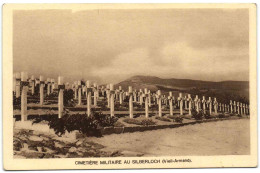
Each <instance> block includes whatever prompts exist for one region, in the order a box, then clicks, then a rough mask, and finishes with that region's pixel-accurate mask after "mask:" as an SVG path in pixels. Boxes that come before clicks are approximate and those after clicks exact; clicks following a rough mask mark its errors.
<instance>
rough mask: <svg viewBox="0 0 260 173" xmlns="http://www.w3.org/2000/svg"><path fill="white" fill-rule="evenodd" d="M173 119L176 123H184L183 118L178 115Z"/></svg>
mask: <svg viewBox="0 0 260 173" xmlns="http://www.w3.org/2000/svg"><path fill="white" fill-rule="evenodd" d="M173 121H174V122H176V123H182V121H183V118H182V117H179V116H178V117H176V118H174V120H173Z"/></svg>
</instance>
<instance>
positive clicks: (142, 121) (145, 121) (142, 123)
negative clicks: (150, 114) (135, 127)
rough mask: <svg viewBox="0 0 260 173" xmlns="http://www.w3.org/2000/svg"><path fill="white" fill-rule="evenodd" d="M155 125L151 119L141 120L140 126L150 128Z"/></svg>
mask: <svg viewBox="0 0 260 173" xmlns="http://www.w3.org/2000/svg"><path fill="white" fill-rule="evenodd" d="M155 124H156V123H155V122H154V121H153V120H151V119H143V120H141V125H143V126H150V125H155Z"/></svg>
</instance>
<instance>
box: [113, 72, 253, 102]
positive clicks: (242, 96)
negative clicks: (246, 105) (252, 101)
mask: <svg viewBox="0 0 260 173" xmlns="http://www.w3.org/2000/svg"><path fill="white" fill-rule="evenodd" d="M118 86H122V89H124V90H125V91H126V90H128V86H132V87H133V89H137V90H139V89H144V88H147V89H148V90H151V91H152V92H155V91H157V90H159V89H160V90H161V91H162V93H163V94H166V95H168V92H169V91H172V92H173V93H174V95H175V96H177V95H178V93H179V92H182V93H184V95H185V94H187V93H189V94H192V96H194V95H199V96H202V95H204V96H206V97H208V96H211V97H217V98H219V99H220V100H221V101H222V99H225V100H228V99H233V100H238V101H239V100H240V101H245V102H248V98H249V82H248V81H221V82H211V81H201V80H190V79H174V78H171V79H162V78H158V77H155V76H133V77H131V78H129V79H127V80H124V81H122V82H120V83H118V84H116V85H115V87H116V88H118Z"/></svg>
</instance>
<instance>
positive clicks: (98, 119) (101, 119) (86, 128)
mask: <svg viewBox="0 0 260 173" xmlns="http://www.w3.org/2000/svg"><path fill="white" fill-rule="evenodd" d="M42 120H46V121H48V125H49V127H50V128H51V129H53V130H54V131H55V134H56V135H58V136H61V135H63V134H64V133H65V131H68V132H72V131H74V130H78V131H79V132H81V133H83V134H86V135H87V136H101V131H100V129H101V128H102V127H108V126H114V125H115V123H116V121H117V120H118V119H117V118H116V117H111V116H110V115H104V114H102V113H97V112H96V113H93V114H92V115H91V116H89V117H88V116H87V114H73V115H69V114H64V115H63V116H62V118H58V117H57V116H52V115H46V116H45V117H38V118H35V121H34V122H33V123H37V122H40V121H42Z"/></svg>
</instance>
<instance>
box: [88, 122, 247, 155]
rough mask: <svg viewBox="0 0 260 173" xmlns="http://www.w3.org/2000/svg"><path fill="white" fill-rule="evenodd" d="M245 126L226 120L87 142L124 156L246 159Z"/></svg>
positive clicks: (245, 123)
mask: <svg viewBox="0 0 260 173" xmlns="http://www.w3.org/2000/svg"><path fill="white" fill-rule="evenodd" d="M249 125H250V120H249V119H240V120H227V121H218V122H210V123H203V124H196V125H188V126H184V127H180V128H174V129H162V130H156V131H147V132H135V133H125V134H120V135H117V134H113V135H107V136H104V137H102V138H94V137H91V138H89V139H88V140H90V141H93V142H96V143H99V144H101V145H104V146H106V147H105V148H104V149H103V150H105V151H116V150H118V151H121V152H122V154H124V156H176V155H183V156H185V155H246V154H249V153H250V134H249V132H250V128H249Z"/></svg>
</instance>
